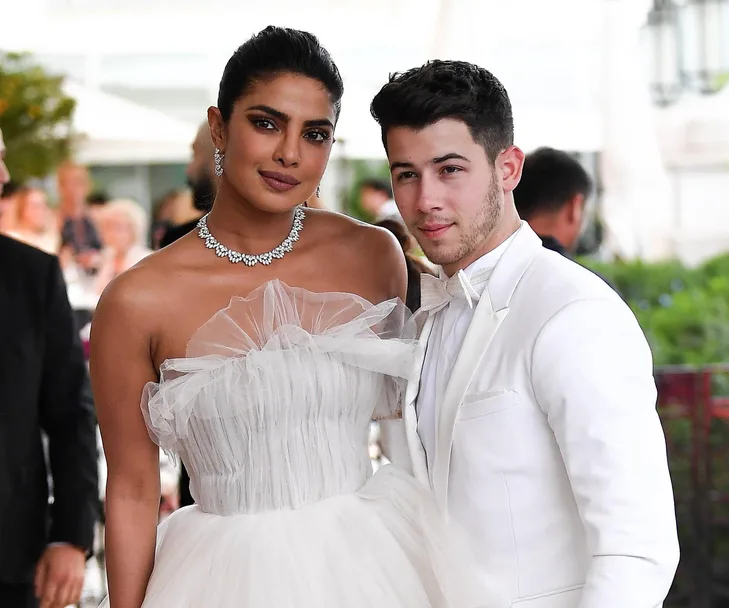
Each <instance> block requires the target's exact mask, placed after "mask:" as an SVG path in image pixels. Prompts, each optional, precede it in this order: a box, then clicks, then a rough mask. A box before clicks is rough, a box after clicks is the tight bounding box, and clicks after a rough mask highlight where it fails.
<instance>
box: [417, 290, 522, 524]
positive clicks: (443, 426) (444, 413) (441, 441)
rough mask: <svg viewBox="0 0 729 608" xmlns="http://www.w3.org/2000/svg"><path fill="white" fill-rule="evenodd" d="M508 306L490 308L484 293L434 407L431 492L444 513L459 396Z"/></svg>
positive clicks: (476, 368) (463, 392) (477, 365)
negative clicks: (435, 432) (436, 414)
mask: <svg viewBox="0 0 729 608" xmlns="http://www.w3.org/2000/svg"><path fill="white" fill-rule="evenodd" d="M508 311H509V309H508V308H502V309H501V310H499V311H498V312H496V311H494V309H493V306H492V304H491V298H490V297H489V295H488V292H487V291H486V292H484V294H483V296H482V297H481V299H480V300H479V302H478V305H477V306H476V310H475V311H474V314H473V319H472V321H471V325H470V326H469V328H468V332H467V333H466V336H465V338H464V339H463V345H462V346H461V349H460V351H459V352H458V357H457V358H456V362H455V364H454V366H453V372H452V373H451V377H450V379H449V381H448V385H447V386H446V390H445V395H444V396H443V402H442V403H441V404H440V407H439V408H438V428H437V437H436V442H435V459H434V462H433V470H432V471H431V482H432V484H433V492H434V494H435V497H436V500H437V502H438V503H439V506H440V508H441V509H442V510H443V512H444V513H445V512H446V504H447V500H446V499H447V495H448V473H449V470H450V464H451V448H452V446H453V431H454V429H455V426H456V421H457V420H458V414H459V412H460V409H461V403H462V402H463V397H464V396H465V395H466V392H467V391H468V388H469V386H470V385H471V381H472V380H473V377H474V375H475V374H476V370H478V368H479V366H480V365H481V361H482V360H483V358H484V356H485V355H486V351H487V350H488V347H489V344H491V341H492V340H493V337H494V335H495V334H496V332H497V331H498V329H499V327H500V326H501V323H502V321H503V320H504V318H505V317H506V315H507V313H508Z"/></svg>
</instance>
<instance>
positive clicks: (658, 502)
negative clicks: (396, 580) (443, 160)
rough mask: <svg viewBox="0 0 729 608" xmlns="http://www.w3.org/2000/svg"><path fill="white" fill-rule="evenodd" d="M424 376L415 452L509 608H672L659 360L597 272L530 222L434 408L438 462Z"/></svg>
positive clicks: (410, 422) (411, 401)
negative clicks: (423, 429)
mask: <svg viewBox="0 0 729 608" xmlns="http://www.w3.org/2000/svg"><path fill="white" fill-rule="evenodd" d="M432 322H433V316H431V317H430V318H429V319H428V320H427V321H426V322H425V325H424V327H423V329H422V334H421V340H422V342H421V356H424V353H425V343H426V342H427V339H428V335H429V332H430V329H431V327H432ZM418 388H419V387H418V384H417V383H411V385H410V386H409V387H408V390H407V394H406V403H405V406H404V410H403V423H404V430H405V433H406V440H407V445H408V451H409V454H410V462H409V463H407V464H409V466H411V467H412V472H413V473H414V474H415V475H416V477H419V478H420V479H421V480H422V481H423V482H425V483H430V484H431V486H432V490H433V492H434V495H435V499H436V501H437V502H438V503H439V505H440V507H441V509H442V510H443V511H444V512H445V513H446V514H447V515H448V516H449V519H451V520H452V521H454V522H455V523H457V524H460V526H462V527H463V528H465V530H466V531H467V533H468V536H469V538H470V539H471V540H472V544H473V549H474V551H475V553H476V556H477V558H478V560H479V562H480V564H481V566H482V569H483V572H484V574H485V575H487V576H488V579H489V580H490V581H493V580H496V581H497V584H498V585H499V586H500V588H499V591H500V592H501V593H502V594H504V596H505V597H507V598H509V599H510V600H511V602H512V606H516V607H519V608H655V607H658V606H660V605H661V604H662V602H663V600H664V598H665V596H666V594H667V593H668V590H669V588H670V585H671V582H672V580H673V576H674V574H675V570H676V566H677V563H678V541H677V533H676V521H675V513H674V502H673V492H672V487H671V481H670V477H669V473H668V465H667V459H666V446H665V438H664V435H663V431H662V428H661V424H660V421H659V418H658V415H657V413H656V409H655V405H656V389H655V383H654V380H653V369H652V357H651V353H650V349H649V347H648V345H647V343H646V340H645V338H644V336H643V333H642V331H641V329H640V327H639V326H638V323H637V321H636V320H635V317H634V316H633V314H632V313H631V311H630V310H629V308H628V307H627V306H626V305H625V303H624V302H623V301H622V300H621V299H620V298H619V297H618V296H617V294H615V292H613V291H612V289H610V288H609V287H608V286H607V285H606V284H605V283H604V282H603V281H602V280H601V279H599V278H598V277H596V276H595V275H593V274H592V273H591V272H589V271H588V270H585V269H584V268H582V267H580V266H578V265H577V264H575V263H573V262H572V261H570V260H568V259H566V258H564V257H562V256H561V255H559V254H557V253H554V252H552V251H548V250H547V249H545V248H543V247H542V245H541V241H540V239H539V237H537V235H536V234H534V232H533V231H532V230H531V229H530V228H529V226H528V225H527V224H525V223H523V224H522V228H521V230H519V232H518V233H517V235H516V236H515V238H514V239H513V241H512V242H511V243H510V245H509V246H508V248H507V250H506V251H505V252H504V254H503V256H502V258H501V259H500V260H499V262H498V263H497V266H496V268H495V269H494V271H493V274H492V275H491V278H490V280H489V283H488V287H487V290H486V292H485V293H484V295H483V296H482V298H481V300H480V301H479V302H478V305H477V308H476V310H475V312H474V317H473V320H472V322H471V325H470V327H469V330H468V333H467V335H466V337H465V339H464V342H463V347H462V349H461V351H460V354H459V356H458V358H457V360H456V363H455V367H454V370H453V373H452V375H451V378H450V380H449V384H448V385H447V389H446V393H445V396H444V399H443V401H442V402H441V403H438V404H437V414H436V415H437V420H436V423H437V435H436V447H435V454H429V456H430V459H429V461H430V462H431V463H432V465H431V467H430V470H428V467H427V466H426V458H425V454H424V451H423V446H422V443H421V441H420V438H419V436H418V433H417V410H416V398H417V395H418Z"/></svg>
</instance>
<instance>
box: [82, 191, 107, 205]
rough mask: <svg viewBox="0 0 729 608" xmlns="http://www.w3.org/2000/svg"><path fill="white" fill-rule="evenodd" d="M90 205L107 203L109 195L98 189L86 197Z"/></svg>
mask: <svg viewBox="0 0 729 608" xmlns="http://www.w3.org/2000/svg"><path fill="white" fill-rule="evenodd" d="M86 202H87V203H88V204H89V205H106V203H108V202H109V195H108V194H107V193H106V192H102V191H96V192H92V193H91V194H89V196H88V197H87V198H86Z"/></svg>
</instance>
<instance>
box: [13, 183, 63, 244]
mask: <svg viewBox="0 0 729 608" xmlns="http://www.w3.org/2000/svg"><path fill="white" fill-rule="evenodd" d="M16 201H17V202H16V205H15V210H14V211H15V215H16V222H15V228H14V229H13V230H11V231H10V232H8V233H7V234H8V236H10V237H12V238H14V239H17V240H19V241H23V242H24V243H27V244H28V245H32V246H33V247H37V248H38V249H41V250H42V251H45V252H46V253H51V254H53V255H56V254H58V252H59V250H60V246H61V235H60V233H59V232H58V225H57V223H56V222H54V221H53V220H54V218H53V214H52V212H51V209H50V208H49V207H48V196H47V195H46V193H45V192H44V191H43V190H41V189H40V188H22V189H21V190H20V191H19V192H18V193H17V194H16Z"/></svg>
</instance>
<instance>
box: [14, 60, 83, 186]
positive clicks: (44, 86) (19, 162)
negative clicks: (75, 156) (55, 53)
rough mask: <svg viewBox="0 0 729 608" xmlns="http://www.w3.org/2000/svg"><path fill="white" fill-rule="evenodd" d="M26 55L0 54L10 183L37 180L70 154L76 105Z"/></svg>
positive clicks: (54, 79) (54, 78)
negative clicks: (12, 181)
mask: <svg viewBox="0 0 729 608" xmlns="http://www.w3.org/2000/svg"><path fill="white" fill-rule="evenodd" d="M62 84H63V78H62V77H57V76H51V75H49V74H48V73H47V72H46V71H45V70H44V69H43V68H42V67H40V66H39V65H37V64H36V63H34V61H33V59H32V57H31V56H29V55H27V54H18V53H1V52H0V129H2V132H3V137H4V139H5V146H6V149H7V155H6V158H7V161H6V162H7V165H8V169H9V170H10V175H11V176H12V178H13V180H14V181H16V182H19V183H22V182H24V181H26V180H28V179H30V178H43V177H46V176H47V175H49V174H50V173H51V172H53V171H54V170H55V168H56V167H57V166H58V165H59V164H60V163H61V162H62V161H64V160H65V159H67V158H68V157H69V155H70V152H71V143H72V141H71V121H72V118H73V112H74V109H75V107H76V102H75V101H74V100H73V99H71V98H70V97H67V96H66V95H65V94H64V92H63V89H62Z"/></svg>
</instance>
